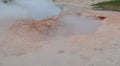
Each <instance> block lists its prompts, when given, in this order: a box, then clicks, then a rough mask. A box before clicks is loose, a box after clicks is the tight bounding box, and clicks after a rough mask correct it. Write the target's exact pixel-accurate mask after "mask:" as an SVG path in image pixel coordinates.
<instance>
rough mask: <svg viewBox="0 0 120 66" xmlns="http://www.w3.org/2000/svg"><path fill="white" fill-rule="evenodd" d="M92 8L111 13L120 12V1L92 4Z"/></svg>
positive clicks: (113, 0) (112, 0)
mask: <svg viewBox="0 0 120 66" xmlns="http://www.w3.org/2000/svg"><path fill="white" fill-rule="evenodd" d="M92 6H94V7H93V9H99V10H112V11H119V12H120V0H111V1H106V2H100V3H96V4H93V5H92Z"/></svg>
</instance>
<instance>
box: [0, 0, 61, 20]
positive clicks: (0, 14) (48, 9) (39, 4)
mask: <svg viewBox="0 0 120 66" xmlns="http://www.w3.org/2000/svg"><path fill="white" fill-rule="evenodd" d="M60 11H61V10H60V8H59V7H57V6H56V5H54V3H53V2H52V1H51V0H0V20H1V19H5V20H6V19H8V18H9V19H11V18H14V19H16V18H19V19H20V18H23V19H25V18H26V19H27V18H30V19H31V18H32V19H35V20H42V19H47V18H51V17H53V16H56V15H58V14H59V13H60Z"/></svg>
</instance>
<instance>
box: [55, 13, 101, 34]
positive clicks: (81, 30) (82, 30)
mask: <svg viewBox="0 0 120 66" xmlns="http://www.w3.org/2000/svg"><path fill="white" fill-rule="evenodd" d="M60 22H62V23H63V24H62V27H60V28H58V30H57V31H56V34H57V35H58V34H60V35H86V34H92V33H95V32H96V31H97V30H98V28H99V27H100V25H101V24H100V22H98V21H97V20H95V19H92V18H89V17H84V16H79V15H66V16H63V17H61V18H60Z"/></svg>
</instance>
